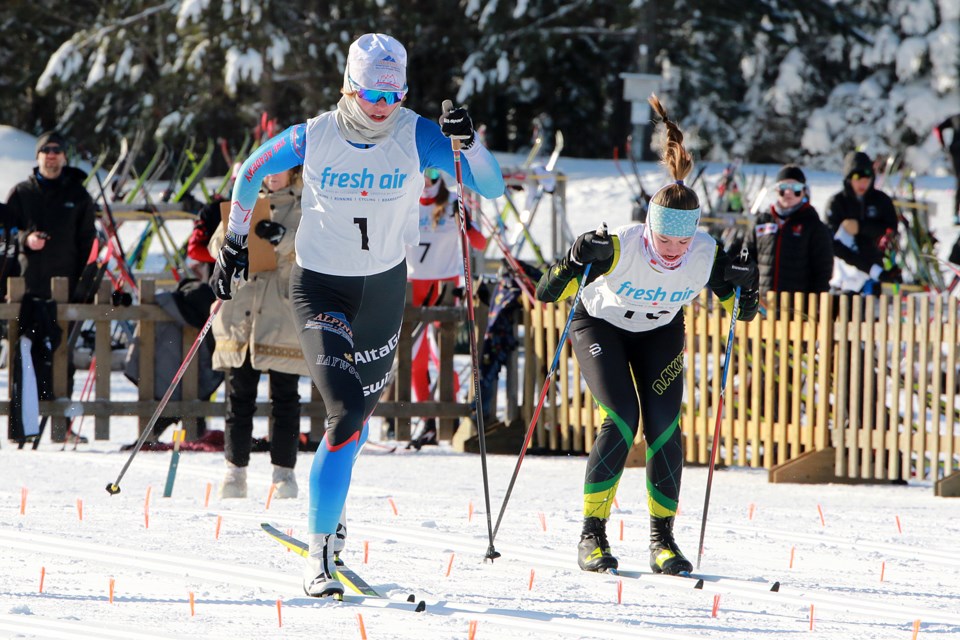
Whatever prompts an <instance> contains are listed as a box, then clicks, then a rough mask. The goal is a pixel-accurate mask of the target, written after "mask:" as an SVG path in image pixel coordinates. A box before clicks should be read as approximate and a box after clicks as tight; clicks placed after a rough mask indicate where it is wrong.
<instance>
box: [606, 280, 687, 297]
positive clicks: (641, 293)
mask: <svg viewBox="0 0 960 640" xmlns="http://www.w3.org/2000/svg"><path fill="white" fill-rule="evenodd" d="M617 295H618V296H623V297H624V298H631V299H633V300H645V301H647V302H667V301H669V302H686V301H687V300H690V299H691V298H693V297H694V296H696V295H697V292H696V291H694V290H693V289H691V288H690V287H686V288H684V289H683V290H682V291H668V290H666V289H664V288H663V287H657V288H656V289H639V288H636V287H634V286H633V283H632V282H630V281H629V280H627V281H626V282H622V283H621V284H620V288H619V289H617Z"/></svg>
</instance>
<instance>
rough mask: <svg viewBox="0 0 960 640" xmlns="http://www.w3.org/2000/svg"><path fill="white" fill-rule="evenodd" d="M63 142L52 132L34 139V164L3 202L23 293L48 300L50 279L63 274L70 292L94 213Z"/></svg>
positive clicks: (84, 260) (88, 242)
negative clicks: (13, 232)
mask: <svg viewBox="0 0 960 640" xmlns="http://www.w3.org/2000/svg"><path fill="white" fill-rule="evenodd" d="M66 151H67V147H66V140H65V139H64V138H63V136H62V135H60V134H59V133H57V132H55V131H49V132H47V133H44V134H42V135H41V136H40V137H39V138H38V139H37V166H36V167H34V169H33V173H32V174H31V175H30V177H29V178H27V179H26V180H24V181H23V182H21V183H19V184H17V185H16V186H15V187H14V188H13V190H12V191H11V192H10V196H9V197H8V198H7V204H8V205H9V207H10V209H11V211H12V212H13V218H14V221H15V222H16V226H17V229H18V230H19V238H18V240H19V243H20V260H21V266H22V267H23V276H24V278H25V280H26V289H27V293H29V294H35V295H37V296H39V297H41V298H49V297H50V295H51V293H50V278H53V277H57V276H65V277H66V278H68V279H69V281H70V292H71V295H72V293H73V290H74V287H76V284H77V281H78V280H79V279H80V274H81V273H82V272H83V268H84V266H85V265H86V264H87V258H88V257H89V255H90V248H91V247H92V246H93V240H94V238H95V237H96V233H97V232H96V228H95V226H94V223H95V221H96V210H95V208H94V204H93V199H92V198H91V197H90V194H89V193H88V192H87V190H86V188H84V186H83V181H84V179H85V178H86V177H87V176H86V174H85V173H84V172H83V171H81V170H80V169H76V168H74V167H70V166H68V163H67V155H66Z"/></svg>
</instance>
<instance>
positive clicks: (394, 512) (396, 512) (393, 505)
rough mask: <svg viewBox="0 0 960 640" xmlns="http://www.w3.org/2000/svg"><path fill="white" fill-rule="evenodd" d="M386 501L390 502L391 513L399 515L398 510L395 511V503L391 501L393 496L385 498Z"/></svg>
mask: <svg viewBox="0 0 960 640" xmlns="http://www.w3.org/2000/svg"><path fill="white" fill-rule="evenodd" d="M387 502H389V503H390V508H391V509H393V515H395V516H398V515H400V512H399V511H397V503H396V502H394V501H393V498H387Z"/></svg>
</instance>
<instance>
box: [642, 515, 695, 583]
mask: <svg viewBox="0 0 960 640" xmlns="http://www.w3.org/2000/svg"><path fill="white" fill-rule="evenodd" d="M650 568H651V569H653V572H654V573H666V574H669V575H672V576H675V575H677V574H681V573H690V572H691V571H693V565H692V564H690V561H689V560H687V559H686V558H685V557H684V556H683V553H681V552H680V548H679V547H677V543H676V541H675V540H674V539H673V516H670V517H669V518H656V517H654V516H650Z"/></svg>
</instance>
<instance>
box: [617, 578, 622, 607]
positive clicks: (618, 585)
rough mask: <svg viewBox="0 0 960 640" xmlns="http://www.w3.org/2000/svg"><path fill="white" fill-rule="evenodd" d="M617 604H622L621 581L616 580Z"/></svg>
mask: <svg viewBox="0 0 960 640" xmlns="http://www.w3.org/2000/svg"><path fill="white" fill-rule="evenodd" d="M617 604H623V580H617Z"/></svg>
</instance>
